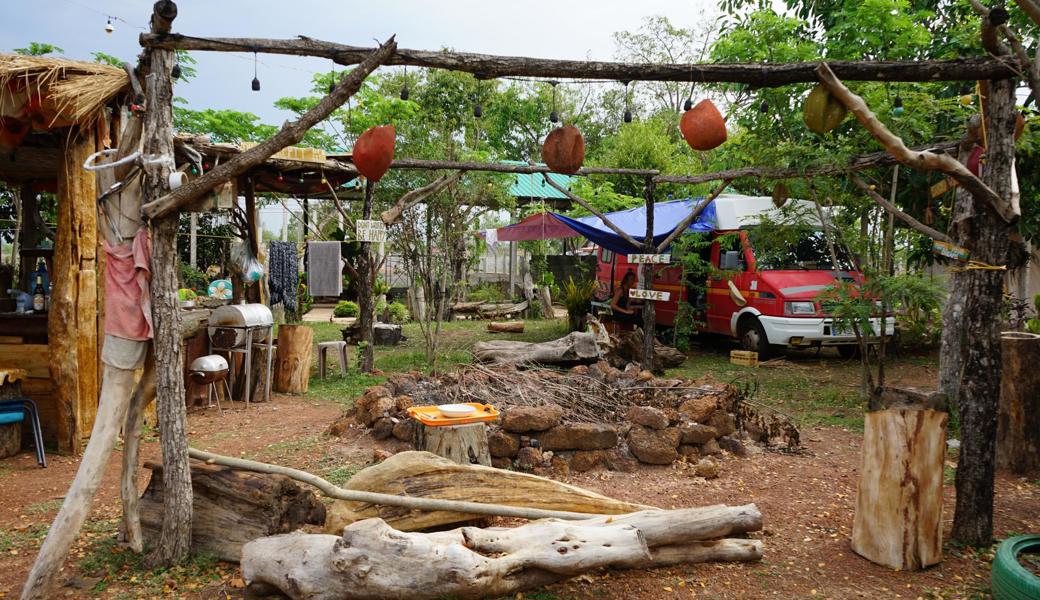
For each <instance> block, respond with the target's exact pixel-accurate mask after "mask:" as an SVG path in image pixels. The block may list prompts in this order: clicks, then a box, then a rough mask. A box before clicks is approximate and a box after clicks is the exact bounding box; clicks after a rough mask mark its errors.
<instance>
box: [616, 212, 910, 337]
mask: <svg viewBox="0 0 1040 600" xmlns="http://www.w3.org/2000/svg"><path fill="white" fill-rule="evenodd" d="M792 202H799V201H792ZM714 204H715V211H714V212H715V223H714V228H713V231H712V232H711V235H713V236H714V237H715V238H716V241H715V242H714V243H712V244H711V246H710V247H709V248H708V249H707V250H705V252H706V254H705V258H706V259H710V261H711V263H712V264H713V265H714V266H716V267H718V268H719V269H722V270H724V271H729V272H736V275H733V276H732V277H729V278H722V277H718V278H711V279H710V280H709V281H708V282H707V286H706V287H707V294H706V295H705V294H702V293H697V294H693V293H692V290H690V289H688V288H687V287H686V285H685V284H684V283H683V282H682V271H681V268H680V267H679V266H677V265H668V264H661V265H653V273H654V281H653V285H652V289H654V290H660V291H666V292H669V299H668V300H667V301H664V302H661V301H658V302H657V303H656V304H655V311H656V312H655V314H656V316H657V323H658V324H659V325H661V326H665V327H671V326H673V325H674V324H675V319H676V316H677V314H678V312H679V306H680V304H679V303H681V302H690V303H692V304H693V305H694V309H695V310H696V311H697V312H698V313H699V314H700V319H699V320H701V321H703V322H704V323H705V324H704V325H703V326H702V331H705V332H708V333H713V334H719V335H723V336H727V337H732V338H736V339H738V340H739V341H740V344H741V346H742V347H743V348H744V349H746V350H752V351H756V352H758V353H759V355H760V356H767V355H768V354H769V353H770V351H772V350H777V349H779V348H786V347H794V348H801V347H816V346H821V345H822V346H835V347H836V348H837V350H838V351H839V352H840V353H841V354H842V355H843V356H851V355H853V354H855V352H856V349H857V345H856V338H855V336H854V335H853V334H852V332H849V331H843V330H841V329H839V328H837V327H834V326H833V325H832V324H831V320H830V319H829V318H828V317H827V315H826V314H825V313H824V312H823V310H822V309H821V306H820V302H819V301H818V299H817V297H818V296H819V294H820V292H822V291H823V290H824V289H826V288H827V287H829V286H831V285H833V284H834V281H835V277H838V278H841V279H844V280H846V281H850V282H861V281H862V280H863V274H862V273H860V272H858V271H856V270H854V268H853V267H852V265H851V263H849V264H843V265H838V269H837V270H835V269H834V268H833V266H832V265H831V262H832V261H831V258H830V253H829V251H828V249H827V246H826V242H825V240H824V239H823V236H822V235H810V236H808V237H806V238H805V239H803V240H801V241H800V242H799V244H798V245H797V246H796V247H793V248H790V250H789V251H787V252H784V253H783V255H782V256H767V255H765V254H764V253H763V254H762V255H759V254H756V252H755V248H754V227H755V225H757V224H758V223H759V221H760V216H761V215H762V214H764V213H767V212H770V211H775V210H776V209H775V207H774V206H773V201H772V199H771V198H768V197H750V196H740V195H732V194H727V195H722V196H719V197H718V198H717V199H716V200H715V202H714ZM807 204H808V203H807ZM808 206H810V207H811V206H812V205H811V204H809V205H808ZM727 233H736V234H737V235H735V236H726V237H722V236H723V235H724V234H727ZM596 252H597V262H596V278H597V280H598V281H599V290H598V294H597V296H598V298H599V299H603V300H606V301H607V302H609V299H610V298H611V296H612V295H613V291H614V288H615V287H616V286H617V285H619V284H620V282H621V278H622V277H624V275H625V273H626V272H628V271H629V270H632V271H635V272H636V273H637V275H638V276H639V277H640V283H642V281H641V279H642V273H641V269H640V268H639V267H640V266H641V265H634V264H631V263H629V261H628V257H627V256H626V255H623V254H618V253H615V252H612V251H610V250H608V249H606V248H603V247H598V248H597V250H596ZM707 252H710V256H709V255H708V254H707ZM693 295H696V296H699V297H691V296H693ZM705 296H706V297H705ZM879 328H880V319H876V320H875V321H874V322H873V329H874V331H878V330H879ZM894 330H895V324H894V322H893V320H892V319H888V320H887V321H886V331H885V335H886V336H890V335H892V333H893V331H894Z"/></svg>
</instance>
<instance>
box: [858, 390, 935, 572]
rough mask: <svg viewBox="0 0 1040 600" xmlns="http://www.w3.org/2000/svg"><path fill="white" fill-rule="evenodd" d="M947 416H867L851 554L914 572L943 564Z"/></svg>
mask: <svg viewBox="0 0 1040 600" xmlns="http://www.w3.org/2000/svg"><path fill="white" fill-rule="evenodd" d="M946 419H947V414H946V413H945V412H942V411H937V410H932V409H915V408H895V409H887V410H879V411H875V412H870V413H867V415H866V424H865V427H864V431H863V467H862V469H861V470H860V478H859V490H858V494H857V496H856V516H855V519H854V520H853V524H852V549H853V550H854V551H855V552H856V553H857V554H859V555H860V556H862V557H864V558H866V559H867V560H870V561H871V562H875V563H877V564H879V565H884V566H887V567H891V568H893V569H899V570H916V569H922V568H924V567H927V566H930V565H934V564H936V563H939V562H940V561H942V506H943V457H944V455H945V453H946Z"/></svg>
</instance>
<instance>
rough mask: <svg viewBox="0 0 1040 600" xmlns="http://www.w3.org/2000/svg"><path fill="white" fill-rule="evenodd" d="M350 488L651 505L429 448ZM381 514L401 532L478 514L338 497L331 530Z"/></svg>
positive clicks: (535, 504)
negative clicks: (471, 462)
mask: <svg viewBox="0 0 1040 600" xmlns="http://www.w3.org/2000/svg"><path fill="white" fill-rule="evenodd" d="M346 486H347V489H350V490H359V491H367V492H378V493H382V494H392V495H395V496H404V497H420V498H439V499H443V500H463V501H478V502H487V503H493V504H498V505H504V506H515V507H528V508H537V509H544V510H553V511H567V512H574V513H590V514H603V515H621V514H626V513H630V512H636V511H640V510H645V509H648V508H651V507H648V506H646V505H642V504H633V503H630V502H622V501H620V500H614V499H613V498H608V497H606V496H602V495H600V494H597V493H595V492H590V491H588V490H586V489H583V488H579V487H575V486H572V485H567V484H565V483H560V482H558V481H553V480H552V479H546V478H544V477H538V476H536V475H530V474H527V473H518V472H515V471H504V470H502V469H495V468H490V467H485V466H481V465H469V464H466V465H462V464H458V463H456V462H454V461H451V460H448V459H446V458H442V457H439V456H435V455H433V454H430V453H429V452H399V453H397V454H395V455H393V456H391V457H390V458H388V459H386V460H385V461H383V462H381V463H379V464H377V465H373V466H371V467H368V468H366V469H363V470H362V471H360V472H359V473H357V474H356V475H354V476H353V477H351V478H350V481H348V482H347V484H346ZM371 518H380V519H383V520H384V521H386V522H387V523H389V524H390V525H391V526H392V527H393V528H394V529H397V530H399V531H417V530H421V529H428V528H430V527H438V526H441V525H448V524H451V523H462V522H465V521H471V520H473V519H475V518H477V515H475V514H474V513H466V512H458V511H450V510H413V509H409V508H406V507H396V506H388V505H379V504H373V503H370V502H357V501H353V500H337V501H336V502H334V503H333V504H332V506H331V507H329V512H328V519H327V520H326V522H325V531H326V532H328V533H339V532H341V531H343V528H344V527H345V526H347V525H349V524H351V523H354V522H355V521H362V520H364V519H371Z"/></svg>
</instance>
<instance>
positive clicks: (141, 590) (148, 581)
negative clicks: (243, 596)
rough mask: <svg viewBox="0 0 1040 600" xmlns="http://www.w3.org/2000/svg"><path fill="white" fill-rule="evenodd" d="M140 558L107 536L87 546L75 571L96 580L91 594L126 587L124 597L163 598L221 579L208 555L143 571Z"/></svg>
mask: <svg viewBox="0 0 1040 600" xmlns="http://www.w3.org/2000/svg"><path fill="white" fill-rule="evenodd" d="M144 558H145V555H144V554H136V553H135V552H133V551H132V550H130V549H129V548H127V547H125V546H123V545H121V544H120V543H119V542H118V541H116V538H115V536H108V537H106V538H105V539H102V540H98V541H97V542H96V543H94V544H93V545H92V546H91V547H90V549H89V551H88V552H87V554H86V556H84V558H83V559H82V560H81V561H80V562H79V568H80V570H81V571H83V574H84V575H86V576H87V577H90V578H96V579H97V581H96V582H95V583H94V585H93V588H92V591H94V592H95V593H98V592H103V591H105V590H107V589H109V588H110V587H114V586H117V585H118V586H120V587H122V586H126V587H129V588H132V590H133V594H132V595H131V594H129V593H127V594H126V597H128V598H129V597H138V598H140V597H163V598H166V597H170V596H173V595H175V594H176V593H177V592H178V591H183V590H194V589H198V588H201V587H204V586H205V585H207V584H208V583H210V582H213V581H219V580H220V579H221V573H220V571H219V570H218V569H217V560H216V559H215V558H214V557H213V556H211V555H208V554H194V555H192V556H191V557H190V558H189V559H188V560H187V561H186V562H185V563H184V564H182V565H178V566H176V567H171V568H168V569H167V568H158V569H147V568H145V567H144V564H143V563H144ZM117 597H119V596H117Z"/></svg>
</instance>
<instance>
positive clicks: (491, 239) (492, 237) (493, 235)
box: [484, 229, 498, 250]
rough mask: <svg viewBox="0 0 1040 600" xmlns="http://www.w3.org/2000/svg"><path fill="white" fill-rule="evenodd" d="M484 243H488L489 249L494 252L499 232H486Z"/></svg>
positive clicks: (493, 230) (491, 230)
mask: <svg viewBox="0 0 1040 600" xmlns="http://www.w3.org/2000/svg"><path fill="white" fill-rule="evenodd" d="M484 241H485V242H487V245H488V248H491V249H492V250H494V248H495V244H497V243H498V230H497V229H488V230H487V231H485V232H484Z"/></svg>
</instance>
